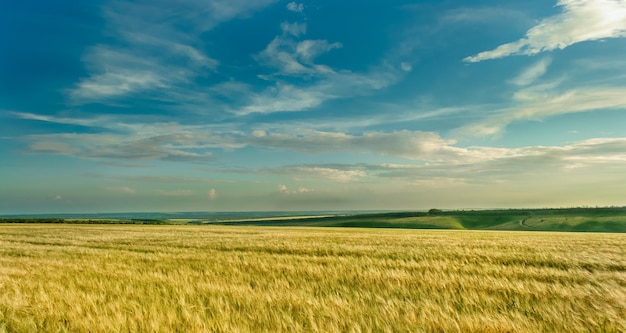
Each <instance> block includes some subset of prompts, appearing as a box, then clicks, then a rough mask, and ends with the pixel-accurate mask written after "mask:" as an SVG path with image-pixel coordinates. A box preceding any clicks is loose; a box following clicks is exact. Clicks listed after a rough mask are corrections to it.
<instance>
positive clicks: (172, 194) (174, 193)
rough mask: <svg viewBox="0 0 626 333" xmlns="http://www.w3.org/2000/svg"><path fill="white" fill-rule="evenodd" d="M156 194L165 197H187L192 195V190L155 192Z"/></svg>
mask: <svg viewBox="0 0 626 333" xmlns="http://www.w3.org/2000/svg"><path fill="white" fill-rule="evenodd" d="M156 193H157V194H158V195H162V196H167V197H189V196H192V195H194V192H193V191H192V190H157V191H156Z"/></svg>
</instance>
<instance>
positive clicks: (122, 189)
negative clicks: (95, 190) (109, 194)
mask: <svg viewBox="0 0 626 333" xmlns="http://www.w3.org/2000/svg"><path fill="white" fill-rule="evenodd" d="M104 189H105V190H107V191H113V192H120V193H127V194H132V193H135V192H136V191H135V189H134V188H130V187H127V186H107V187H105V188H104Z"/></svg>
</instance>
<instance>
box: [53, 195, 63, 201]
mask: <svg viewBox="0 0 626 333" xmlns="http://www.w3.org/2000/svg"><path fill="white" fill-rule="evenodd" d="M54 200H57V201H60V200H63V197H62V196H61V195H60V194H57V195H55V196H54Z"/></svg>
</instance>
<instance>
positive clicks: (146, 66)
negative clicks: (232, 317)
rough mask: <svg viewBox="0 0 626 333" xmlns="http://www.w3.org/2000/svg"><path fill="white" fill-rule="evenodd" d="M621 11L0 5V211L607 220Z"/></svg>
mask: <svg viewBox="0 0 626 333" xmlns="http://www.w3.org/2000/svg"><path fill="white" fill-rule="evenodd" d="M625 37H626V1H624V0H593V1H592V0H558V1H550V0H548V1H546V0H540V1H535V0H529V1H495V0H494V1H489V0H479V1H470V2H468V1H460V0H458V1H457V0H445V1H434V0H433V1H416V0H414V1H402V0H390V1H372V0H359V1H355V0H345V1H322V0H312V1H301V2H299V1H296V2H291V1H279V0H176V1H170V0H136V1H120V0H96V1H70V0H59V1H54V2H51V1H42V0H24V1H2V2H0V154H1V155H0V156H2V157H1V159H0V214H24V213H29V214H31V213H98V212H142V211H158V212H182V211H263V210H270V211H275V210H364V209H372V210H424V209H430V208H440V209H465V208H517V207H527V208H530V207H575V206H611V205H616V206H624V205H626V186H625V185H626V126H625V125H626V57H625V56H624V55H626V38H625Z"/></svg>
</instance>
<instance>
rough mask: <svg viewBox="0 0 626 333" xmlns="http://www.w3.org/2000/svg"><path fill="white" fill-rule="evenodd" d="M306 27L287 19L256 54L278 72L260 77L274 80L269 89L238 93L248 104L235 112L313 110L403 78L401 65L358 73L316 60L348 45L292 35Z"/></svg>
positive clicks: (365, 93)
mask: <svg viewBox="0 0 626 333" xmlns="http://www.w3.org/2000/svg"><path fill="white" fill-rule="evenodd" d="M303 27H304V26H303V25H297V26H296V25H289V24H286V23H283V24H282V29H283V34H282V35H280V36H276V37H274V39H273V40H272V41H271V42H270V43H269V44H268V45H267V46H266V47H265V49H264V50H263V51H261V52H260V53H258V54H257V55H256V56H255V59H256V60H257V61H258V62H259V63H260V64H261V65H264V66H266V67H269V68H270V69H274V70H275V71H274V72H273V73H271V74H267V75H259V78H261V79H263V80H266V81H267V82H268V83H269V84H268V86H266V87H265V88H264V89H262V90H260V91H256V92H250V93H248V94H243V95H242V94H239V95H238V96H237V99H238V100H244V102H243V103H242V105H240V106H238V107H233V108H232V109H231V111H232V112H233V113H235V114H237V115H248V114H251V113H261V114H268V113H273V112H296V111H304V110H310V109H313V108H316V107H318V106H320V105H321V104H322V103H324V102H325V101H328V100H333V99H338V98H347V97H354V96H362V95H367V94H370V93H371V92H372V91H376V90H380V89H384V88H386V87H388V86H390V85H391V84H393V83H395V82H397V81H398V79H399V78H400V76H401V74H402V71H401V69H398V68H394V67H392V66H389V65H387V64H385V65H382V66H379V67H374V68H373V69H372V70H370V71H369V72H367V73H354V72H351V71H349V70H342V69H334V68H331V67H330V66H327V65H324V64H319V63H317V62H316V59H317V58H318V57H319V56H321V55H323V54H326V53H328V52H330V51H332V50H335V49H339V48H342V47H343V44H341V43H339V42H329V41H327V40H324V39H315V40H313V39H308V40H296V39H295V38H293V37H294V36H296V37H297V36H300V34H302V33H304V29H303ZM401 67H404V70H405V71H406V70H407V69H408V67H407V64H404V66H401ZM294 78H296V80H294ZM302 79H304V80H302ZM287 82H289V83H287Z"/></svg>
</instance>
